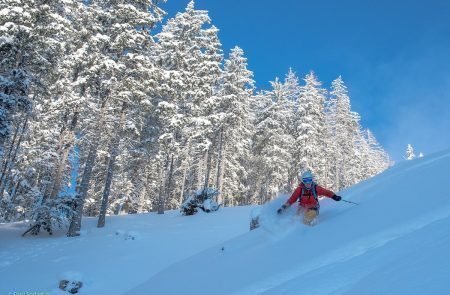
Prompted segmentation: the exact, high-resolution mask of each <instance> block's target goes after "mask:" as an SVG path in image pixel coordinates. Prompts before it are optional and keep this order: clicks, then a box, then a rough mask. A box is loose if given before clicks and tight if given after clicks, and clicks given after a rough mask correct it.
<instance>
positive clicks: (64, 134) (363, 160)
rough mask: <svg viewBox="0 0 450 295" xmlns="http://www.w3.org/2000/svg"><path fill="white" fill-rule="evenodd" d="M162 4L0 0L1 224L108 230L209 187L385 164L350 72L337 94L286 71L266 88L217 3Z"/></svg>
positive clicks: (232, 198) (333, 183)
mask: <svg viewBox="0 0 450 295" xmlns="http://www.w3.org/2000/svg"><path fill="white" fill-rule="evenodd" d="M164 15H165V12H164V11H163V10H162V9H161V8H160V3H159V1H157V0H141V1H134V0H133V1H122V0H117V1H110V0H100V1H97V0H94V1H76V0H67V1H64V2H60V1H53V0H20V1H16V0H5V1H2V3H0V32H1V34H0V157H1V167H0V169H1V171H0V173H1V174H0V222H11V221H18V220H24V219H31V220H33V221H35V222H36V224H38V223H39V224H40V225H43V222H44V223H45V222H46V223H45V224H47V225H48V224H49V223H55V222H56V223H63V224H65V225H70V232H69V235H77V234H78V232H79V230H80V224H81V223H80V222H81V216H82V215H86V216H99V221H98V226H100V227H101V226H104V224H105V215H107V214H119V213H137V212H150V211H158V213H163V212H164V210H168V209H176V208H179V207H180V205H181V204H182V202H183V201H184V200H185V199H186V198H187V197H188V195H189V194H190V193H192V192H194V191H198V190H201V189H204V188H215V189H217V190H218V191H219V193H220V194H219V196H218V202H219V203H220V204H223V205H224V206H236V205H244V204H262V203H264V202H266V201H268V200H270V199H272V198H274V197H275V196H276V195H277V194H278V193H279V192H281V191H290V190H292V188H293V186H294V185H295V184H296V175H297V173H298V171H302V170H305V169H311V170H312V171H313V173H315V175H317V180H318V182H319V183H322V184H323V185H326V186H329V187H332V188H333V189H335V190H336V191H338V190H340V189H342V188H345V187H348V186H350V185H352V184H355V183H357V182H359V181H361V180H364V179H366V178H368V177H371V176H373V175H375V174H377V173H379V172H381V171H382V170H384V169H386V167H388V165H389V157H388V155H387V154H386V152H385V151H384V150H383V148H382V147H381V146H380V145H379V144H378V142H377V140H376V139H375V137H374V135H373V134H372V133H371V132H370V131H369V130H364V129H363V128H362V126H361V125H360V118H359V115H358V114H357V113H355V112H353V111H351V106H350V98H349V95H348V91H347V89H346V86H345V84H344V82H343V80H342V78H341V77H338V78H337V79H336V80H335V81H333V83H332V85H331V88H330V90H329V91H328V90H327V89H325V88H323V87H322V84H321V82H320V81H319V80H318V78H317V76H316V75H315V74H314V73H313V72H311V73H309V74H308V75H306V76H305V77H304V78H303V79H302V81H301V82H300V79H299V78H298V77H297V75H296V74H295V72H294V71H293V70H289V72H288V73H287V74H286V76H285V77H284V80H283V81H280V80H279V79H278V78H276V79H275V80H274V81H273V82H271V89H269V90H260V91H256V89H255V86H254V84H255V82H254V80H253V73H252V72H251V71H250V70H249V69H248V68H247V59H246V58H245V54H244V51H243V50H242V49H241V48H239V47H237V46H236V47H235V48H233V49H231V50H230V52H229V53H228V54H227V56H226V57H225V56H224V53H223V50H222V45H221V43H220V39H219V36H218V29H217V28H216V27H215V26H214V25H212V24H211V19H210V17H209V16H208V12H207V11H205V10H197V9H195V7H194V2H193V1H192V2H190V3H189V4H188V6H187V7H186V9H185V10H184V11H183V12H180V13H178V14H176V16H175V17H173V18H170V19H167V20H166V21H164ZM158 24H161V26H162V28H161V29H160V31H159V32H157V33H154V31H155V27H156V26H157V25H158ZM67 216H69V217H67ZM44 228H45V226H44ZM38 231H39V227H38V228H37V232H38Z"/></svg>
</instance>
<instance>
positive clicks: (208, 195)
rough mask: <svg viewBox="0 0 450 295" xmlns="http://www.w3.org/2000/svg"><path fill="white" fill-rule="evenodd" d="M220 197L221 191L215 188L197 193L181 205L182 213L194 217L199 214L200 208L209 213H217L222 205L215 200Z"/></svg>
mask: <svg viewBox="0 0 450 295" xmlns="http://www.w3.org/2000/svg"><path fill="white" fill-rule="evenodd" d="M218 195H219V191H218V190H217V189H214V188H205V189H203V190H199V191H196V192H194V193H193V194H192V195H190V196H189V197H188V198H187V199H186V201H185V202H184V203H183V204H182V205H181V208H180V211H181V213H182V214H183V215H194V214H195V213H197V212H198V208H200V209H201V210H202V211H204V212H207V213H209V212H213V211H217V210H219V207H220V205H219V204H217V202H216V201H215V198H216V197H217V196H218Z"/></svg>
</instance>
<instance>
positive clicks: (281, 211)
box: [277, 204, 287, 214]
mask: <svg viewBox="0 0 450 295" xmlns="http://www.w3.org/2000/svg"><path fill="white" fill-rule="evenodd" d="M286 207H287V206H286V204H283V206H281V208H280V209H278V210H277V214H281V213H283V211H284V209H286Z"/></svg>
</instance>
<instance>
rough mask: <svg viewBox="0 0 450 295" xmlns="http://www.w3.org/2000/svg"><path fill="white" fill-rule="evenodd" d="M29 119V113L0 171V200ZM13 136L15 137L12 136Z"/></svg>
mask: <svg viewBox="0 0 450 295" xmlns="http://www.w3.org/2000/svg"><path fill="white" fill-rule="evenodd" d="M29 117H30V113H27V116H26V117H25V122H24V123H23V127H22V131H21V132H20V135H19V139H18V140H17V144H16V148H15V149H14V152H13V153H12V155H11V154H10V153H8V159H7V161H8V162H6V163H5V165H4V169H3V171H2V181H1V186H0V198H2V197H3V192H4V191H5V183H6V177H7V176H8V175H9V174H10V173H11V169H12V167H13V164H14V161H15V160H16V156H17V152H18V151H19V147H20V143H21V142H22V138H23V136H24V134H25V129H26V128H27V124H28V119H29ZM14 136H15V135H14ZM13 143H14V141H13V142H12V143H11V149H10V152H11V151H12V150H13V147H14V145H13Z"/></svg>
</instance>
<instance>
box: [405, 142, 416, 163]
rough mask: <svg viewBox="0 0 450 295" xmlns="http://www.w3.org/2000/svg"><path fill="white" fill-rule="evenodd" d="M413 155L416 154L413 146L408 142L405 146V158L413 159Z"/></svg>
mask: <svg viewBox="0 0 450 295" xmlns="http://www.w3.org/2000/svg"><path fill="white" fill-rule="evenodd" d="M415 157H416V154H414V148H413V147H412V145H411V144H409V143H408V146H407V147H406V160H413V159H414V158H415Z"/></svg>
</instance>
